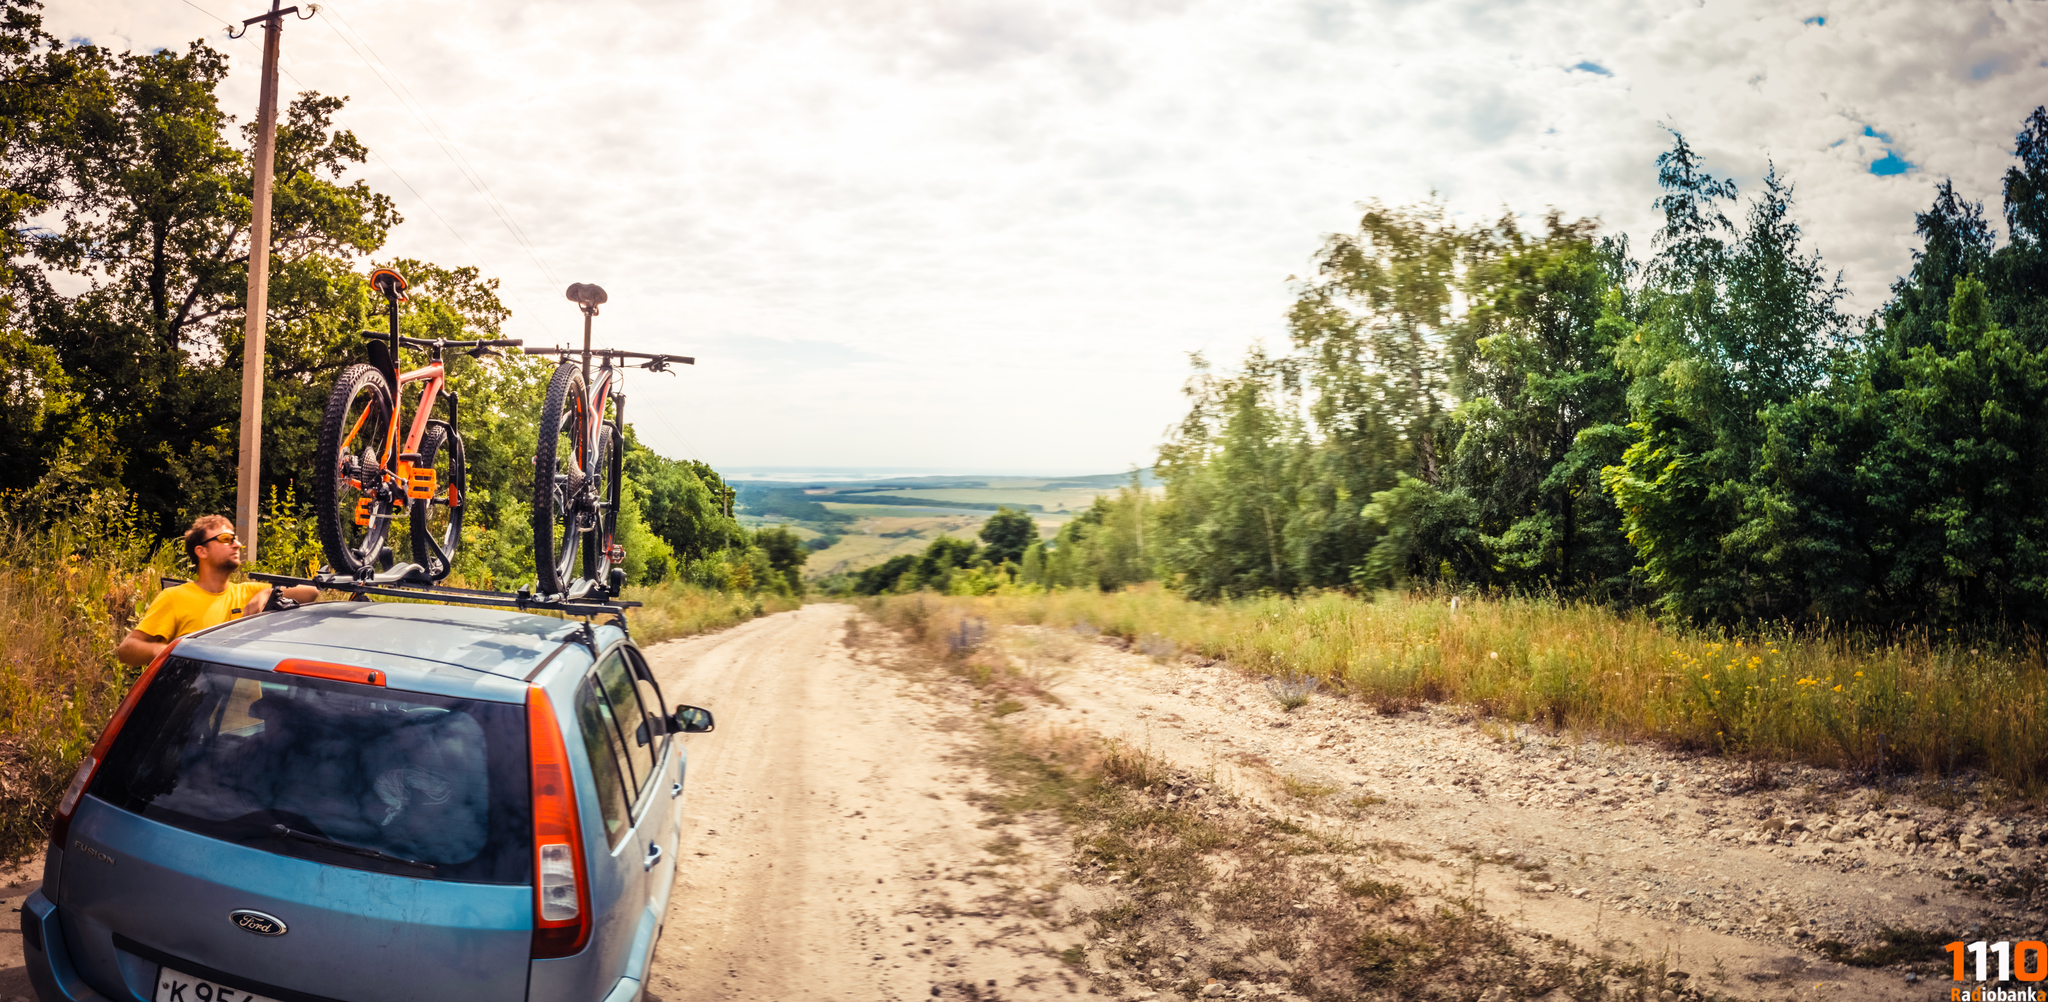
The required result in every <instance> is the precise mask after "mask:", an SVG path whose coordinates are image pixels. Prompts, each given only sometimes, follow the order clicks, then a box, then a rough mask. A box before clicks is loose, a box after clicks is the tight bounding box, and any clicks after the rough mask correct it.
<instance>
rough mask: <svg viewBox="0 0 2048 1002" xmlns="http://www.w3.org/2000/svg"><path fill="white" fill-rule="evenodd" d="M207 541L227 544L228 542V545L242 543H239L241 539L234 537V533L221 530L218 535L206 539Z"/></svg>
mask: <svg viewBox="0 0 2048 1002" xmlns="http://www.w3.org/2000/svg"><path fill="white" fill-rule="evenodd" d="M207 542H209V543H228V544H230V545H234V546H240V545H242V544H241V540H238V539H236V538H235V534H234V533H232V532H223V533H221V534H220V535H218V536H215V537H213V538H212V539H209V540H207Z"/></svg>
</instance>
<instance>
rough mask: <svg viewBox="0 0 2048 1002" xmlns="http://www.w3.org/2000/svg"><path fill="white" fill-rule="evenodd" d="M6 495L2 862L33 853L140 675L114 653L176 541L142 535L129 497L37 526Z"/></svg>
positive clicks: (1, 507) (1, 615)
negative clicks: (67, 786) (53, 808)
mask: <svg viewBox="0 0 2048 1002" xmlns="http://www.w3.org/2000/svg"><path fill="white" fill-rule="evenodd" d="M23 503H24V502H23V501H22V499H20V498H18V497H10V498H6V499H0V622H4V624H5V629H4V632H0V858H4V859H8V860H12V859H16V858H19V857H20V856H21V855H23V854H25V853H27V852H29V851H32V850H33V849H34V847H35V844H36V843H37V842H38V841H40V840H41V839H42V836H43V832H44V830H45V829H44V826H45V825H46V824H47V823H48V821H49V813H50V807H51V805H53V804H54V803H55V802H56V799H57V795H58V794H60V793H62V792H63V790H64V785H65V784H66V783H67V782H69V780H70V778H71V772H72V771H73V770H74V769H76V768H77V766H78V760H79V759H80V758H81V757H82V756H83V755H84V754H85V752H86V750H87V749H88V748H90V747H91V745H92V742H93V740H94V739H95V738H96V737H98V735H99V729H100V727H101V726H102V725H103V724H104V723H105V722H106V720H107V718H108V717H109V716H112V715H113V712H114V707H115V705H116V704H118V703H119V702H120V700H121V697H122V696H123V695H125V694H126V693H127V691H128V685H129V683H130V682H132V681H133V680H134V677H135V675H136V671H135V670H134V669H131V668H127V667H124V666H123V665H121V664H120V663H119V662H117V661H115V660H114V646H115V644H117V643H119V642H120V639H121V638H122V637H123V636H125V635H127V632H128V630H129V628H130V626H131V624H132V623H133V622H134V617H135V615H136V613H137V611H138V610H139V609H141V608H143V607H144V606H146V605H147V604H148V601H149V599H150V598H151V597H153V596H154V595H155V594H156V592H157V591H158V590H159V587H160V579H161V578H162V577H164V576H166V575H169V576H175V577H183V576H185V574H186V570H185V568H184V566H183V565H182V560H181V558H180V556H179V554H178V547H177V544H176V543H175V542H174V541H173V542H170V543H168V544H166V543H162V542H161V541H159V540H158V539H157V538H156V536H155V535H154V534H153V533H150V532H147V531H145V530H144V529H143V527H142V526H143V519H142V514H141V512H140V511H138V510H137V509H136V508H135V506H134V505H133V504H132V503H131V501H130V500H129V499H128V498H127V497H126V496H125V495H121V494H119V493H115V492H95V493H92V494H90V495H89V496H87V497H86V498H84V499H83V500H82V501H81V502H80V503H79V504H78V505H77V506H76V507H75V508H73V510H72V513H71V514H70V515H69V516H68V517H66V518H64V519H62V520H60V521H57V522H55V523H50V524H45V525H42V526H40V527H35V528H31V527H29V526H31V525H33V524H34V523H32V522H29V521H27V520H25V519H23V518H22V517H21V506H22V505H23Z"/></svg>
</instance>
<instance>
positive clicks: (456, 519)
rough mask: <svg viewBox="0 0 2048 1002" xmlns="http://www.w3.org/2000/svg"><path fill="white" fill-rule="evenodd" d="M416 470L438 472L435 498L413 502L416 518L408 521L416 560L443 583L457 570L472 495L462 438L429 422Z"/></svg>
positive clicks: (422, 438)
mask: <svg viewBox="0 0 2048 1002" xmlns="http://www.w3.org/2000/svg"><path fill="white" fill-rule="evenodd" d="M415 467H416V468H418V467H426V468H430V469H432V470H433V471H434V492H433V495H432V496H431V497H427V498H413V499H412V517H411V518H410V519H408V521H410V522H411V523H412V559H413V563H416V564H418V565H420V566H421V567H424V568H426V570H427V577H429V578H432V579H433V580H435V581H439V580H441V579H442V578H445V577H447V576H448V572H449V571H450V570H452V569H453V568H454V566H455V550H456V548H457V547H459V546H461V545H462V510H463V504H464V502H465V500H466V495H467V492H468V483H467V482H466V481H465V480H464V477H465V475H466V472H467V467H466V466H465V465H464V463H463V457H462V436H460V435H457V434H456V433H455V429H453V428H450V427H449V426H448V425H447V424H445V423H443V422H441V421H430V422H428V423H427V433H426V434H425V435H424V436H422V437H421V438H420V459H419V462H418V463H417V464H415Z"/></svg>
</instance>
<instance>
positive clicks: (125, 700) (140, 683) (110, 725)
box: [50, 640, 178, 849]
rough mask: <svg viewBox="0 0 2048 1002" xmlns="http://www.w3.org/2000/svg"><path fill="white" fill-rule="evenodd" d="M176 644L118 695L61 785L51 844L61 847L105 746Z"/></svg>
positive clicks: (109, 744) (111, 742)
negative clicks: (82, 757) (111, 711)
mask: <svg viewBox="0 0 2048 1002" xmlns="http://www.w3.org/2000/svg"><path fill="white" fill-rule="evenodd" d="M176 646H178V642H177V641H176V640H173V641H171V642H170V643H168V644H165V645H164V649H163V650H161V651H158V652H157V655H156V657H155V658H153V659H151V661H150V662H149V667H147V668H144V669H142V674H141V676H140V677H138V678H136V680H135V684H134V685H132V686H129V687H128V695H126V696H123V697H121V705H120V706H118V707H115V708H114V716H113V719H111V720H109V721H107V729H106V730H104V731H101V732H100V739H99V740H98V741H95V742H93V744H92V751H89V752H86V753H85V761H83V762H80V763H78V772H76V773H74V774H73V775H72V777H71V785H70V786H67V787H65V788H64V796H63V798H62V799H60V800H58V801H57V813H56V817H54V818H52V819H51V821H50V844H51V845H54V846H56V847H58V848H59V849H61V848H63V847H64V844H65V841H64V840H65V837H66V836H67V835H69V834H70V833H71V814H72V812H74V811H76V810H78V801H79V800H81V799H82V798H84V796H85V788H86V787H88V786H91V785H92V777H93V774H94V773H97V772H99V770H100V763H101V762H105V761H106V760H107V751H108V749H110V748H112V747H114V737H115V735H118V734H120V733H121V725H122V724H125V723H127V722H128V715H129V714H131V713H134V712H135V704H136V703H139V702H141V701H142V691H143V690H144V689H147V688H149V682H150V680H151V679H153V678H156V670H157V669H158V668H161V667H163V664H164V661H165V660H166V659H168V658H169V657H170V656H171V648H173V647H176Z"/></svg>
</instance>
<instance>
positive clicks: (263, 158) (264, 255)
mask: <svg viewBox="0 0 2048 1002" xmlns="http://www.w3.org/2000/svg"><path fill="white" fill-rule="evenodd" d="M278 3H279V0H270V13H268V14H258V15H256V16H255V17H252V18H249V19H248V20H246V21H243V22H242V31H243V32H244V33H247V31H248V30H249V26H250V25H252V24H255V23H256V22H258V21H261V22H263V90H262V96H261V97H260V98H258V99H257V102H256V154H255V158H254V159H255V163H254V164H253V166H254V167H255V175H256V192H255V197H254V198H253V199H251V201H250V206H249V299H248V307H247V313H248V319H247V320H246V321H245V322H244V324H243V326H242V454H241V463H240V466H239V468H238V469H237V471H236V473H235V529H236V530H237V531H239V532H240V533H241V535H242V539H243V540H244V541H245V542H246V544H247V546H248V549H247V551H246V552H245V553H244V554H243V559H244V560H249V561H254V560H255V559H256V520H257V512H258V510H259V509H260V508H261V506H262V499H261V498H260V497H259V496H258V495H259V493H260V489H259V480H260V477H261V474H262V471H263V320H264V314H265V313H266V312H268V310H269V308H270V303H269V299H270V180H271V175H272V173H273V172H274V170H275V163H274V161H275V160H276V152H277V45H278V37H279V36H280V35H282V34H283V33H284V16H285V15H286V14H290V13H293V12H295V11H297V10H298V8H297V7H286V8H283V9H281V10H280V9H279V8H278V6H277V5H278ZM319 9H320V8H319V7H317V6H316V7H314V8H313V10H314V11H315V12H317V11H319ZM228 37H230V38H240V37H241V35H237V34H234V33H232V32H230V33H229V36H228Z"/></svg>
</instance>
